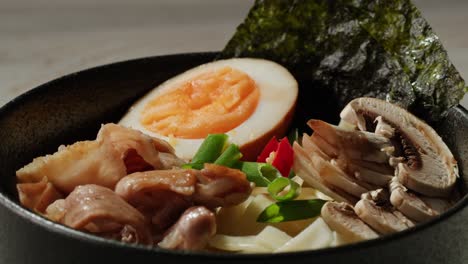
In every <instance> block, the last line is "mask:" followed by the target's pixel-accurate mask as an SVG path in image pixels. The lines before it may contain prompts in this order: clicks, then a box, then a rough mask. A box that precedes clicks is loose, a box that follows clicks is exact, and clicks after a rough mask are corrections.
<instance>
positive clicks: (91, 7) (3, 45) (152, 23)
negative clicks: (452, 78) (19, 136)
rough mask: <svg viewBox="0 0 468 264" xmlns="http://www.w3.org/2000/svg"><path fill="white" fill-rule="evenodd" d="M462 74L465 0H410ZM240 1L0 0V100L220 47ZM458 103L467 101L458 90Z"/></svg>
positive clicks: (238, 17) (244, 6) (467, 40)
mask: <svg viewBox="0 0 468 264" xmlns="http://www.w3.org/2000/svg"><path fill="white" fill-rule="evenodd" d="M414 2H415V3H416V4H417V5H418V6H419V8H420V9H421V10H422V12H423V14H424V16H425V17H426V18H427V19H428V20H429V22H430V23H431V25H432V26H433V27H434V29H435V30H436V32H437V33H438V34H439V36H440V38H441V39H442V42H443V43H444V45H445V47H446V48H447V50H448V52H449V55H450V57H451V59H452V61H453V63H454V64H455V66H456V67H457V68H458V70H459V71H460V72H461V74H462V76H464V78H465V79H466V80H468V33H467V30H468V1H467V0H445V1H440V0H414ZM251 4H252V1H247V0H243V1H241V0H198V1H196V0H193V1H191V0H172V1H171V0H159V1H156V0H133V1H125V0H113V1H111V0H99V1H94V0H80V1H72V0H0V106H1V105H3V104H4V103H6V102H8V101H9V100H11V99H12V98H14V97H16V96H17V95H19V94H21V93H23V92H25V91H27V90H28V89H31V88H34V87H35V86H37V85H39V84H41V83H44V82H47V81H49V80H52V79H54V78H57V77H59V76H61V75H64V74H67V73H71V72H75V71H78V70H82V69H86V68H89V67H93V66H97V65H101V64H106V63H110V62H116V61H121V60H126V59H131V58H138V57H144V56H152V55H158V54H170V53H180V52H194V51H213V50H220V49H222V48H223V46H224V44H225V43H226V42H227V41H228V39H229V38H230V36H231V35H232V34H233V32H234V31H235V28H236V26H237V25H238V24H239V23H240V22H241V21H242V20H243V18H244V17H245V15H246V14H247V11H248V9H249V7H250V6H251ZM463 105H464V106H465V107H467V106H468V97H467V96H465V99H464V100H463Z"/></svg>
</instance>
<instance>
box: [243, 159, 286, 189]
mask: <svg viewBox="0 0 468 264" xmlns="http://www.w3.org/2000/svg"><path fill="white" fill-rule="evenodd" d="M238 169H240V170H241V171H242V172H244V173H245V174H246V175H247V180H249V181H251V182H254V183H255V185H256V186H257V187H266V186H268V184H270V183H271V182H272V181H273V180H275V179H276V178H278V177H281V173H280V172H279V171H278V170H277V169H276V168H275V167H273V166H272V165H271V164H268V163H259V162H241V163H240V166H239V168H238Z"/></svg>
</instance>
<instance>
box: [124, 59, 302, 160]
mask: <svg viewBox="0 0 468 264" xmlns="http://www.w3.org/2000/svg"><path fill="white" fill-rule="evenodd" d="M226 66H229V67H231V68H233V69H237V70H240V71H242V72H244V73H246V74H247V75H249V76H250V78H252V80H254V81H255V83H256V85H257V88H258V89H259V91H260V97H259V101H258V105H257V108H256V109H255V111H254V112H253V114H252V115H251V116H250V117H249V118H248V119H247V120H245V121H244V122H243V123H242V124H240V125H239V126H237V127H236V128H234V129H232V130H230V131H228V132H226V134H227V135H229V140H230V142H232V143H235V144H237V145H239V146H240V147H242V146H243V145H244V144H247V143H250V142H253V141H255V140H256V139H257V138H259V137H261V136H262V135H265V134H266V133H268V132H269V131H271V130H272V129H274V128H275V127H277V125H278V123H279V122H281V121H282V120H284V119H285V117H286V115H287V114H288V113H289V112H290V111H291V109H292V108H293V107H294V105H295V102H296V100H297V95H298V85H297V82H296V80H295V79H294V77H293V76H292V75H291V73H289V71H288V70H287V69H285V68H284V67H283V66H281V65H279V64H277V63H275V62H272V61H268V60H263V59H252V58H236V59H227V60H219V61H214V62H211V63H206V64H203V65H200V66H198V67H195V68H193V69H190V70H188V71H186V72H184V73H181V74H179V75H177V76H175V77H173V78H171V79H169V80H167V81H166V82H164V83H162V84H161V85H159V86H157V87H156V88H154V89H153V90H151V91H150V92H149V93H148V94H146V95H145V96H144V97H142V98H141V99H140V100H138V101H137V102H136V103H135V104H134V105H133V106H132V107H131V108H130V109H129V110H128V112H127V113H126V114H125V115H124V117H123V118H122V119H121V120H120V122H119V124H121V125H124V126H127V127H131V128H134V129H137V130H140V131H142V132H143V133H145V134H148V135H150V136H153V137H157V138H161V139H164V140H166V141H167V142H169V144H171V145H172V146H173V147H174V149H175V151H176V155H177V156H179V157H180V158H183V159H185V160H187V161H188V160H190V159H191V158H192V157H193V155H194V154H195V152H196V151H197V150H198V148H199V147H200V144H201V143H202V142H203V139H183V138H173V137H167V136H163V135H160V134H158V133H155V132H153V131H150V130H148V129H146V128H145V127H144V126H143V125H142V124H141V122H140V118H141V115H142V113H141V112H142V111H143V110H144V108H145V106H146V105H147V104H148V103H149V102H150V101H151V100H153V99H154V98H155V97H157V96H159V95H160V94H161V93H165V92H167V91H170V90H171V89H177V88H179V87H180V86H181V85H182V84H183V83H185V82H187V81H189V80H192V79H193V78H195V77H197V76H198V75H200V74H202V73H205V72H208V71H212V70H217V69H219V68H223V67H226Z"/></svg>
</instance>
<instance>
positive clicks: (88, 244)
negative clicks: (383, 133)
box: [0, 52, 468, 264]
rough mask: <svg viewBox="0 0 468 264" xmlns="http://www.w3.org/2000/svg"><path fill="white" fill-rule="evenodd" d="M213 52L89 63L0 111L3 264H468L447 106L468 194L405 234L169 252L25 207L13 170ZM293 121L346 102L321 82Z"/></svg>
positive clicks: (457, 112) (461, 131)
mask: <svg viewBox="0 0 468 264" xmlns="http://www.w3.org/2000/svg"><path fill="white" fill-rule="evenodd" d="M215 57H216V53H214V52H209V53H188V54H176V55H167V56H156V57H148V58H142V59H135V60H130V61H124V62H119V63H114V64H110V65H105V66H101V67H96V68H92V69H89V70H85V71H81V72H77V73H74V74H70V75H67V76H64V77H61V78H59V79H56V80H53V81H51V82H49V83H46V84H43V85H41V86H39V87H37V88H35V89H32V90H30V91H29V92H27V93H25V94H23V95H21V96H19V97H17V98H16V99H14V100H12V101H11V102H9V103H8V104H6V105H5V106H4V107H2V108H1V109H0V140H1V143H0V157H1V158H0V167H1V170H0V175H1V176H0V238H1V239H0V262H1V263H51V264H52V263H102V262H103V261H105V262H106V263H138V262H148V263H170V262H172V263H204V264H206V263H224V264H227V263H240V262H242V263H256V264H258V263H288V264H292V263H361V264H362V263H392V264H394V263H398V262H400V263H452V264H455V263H467V261H468V250H466V248H467V242H468V224H467V223H468V222H467V219H468V206H467V204H468V196H467V195H466V189H467V182H468V181H467V179H466V177H468V113H467V111H466V110H465V109H464V108H463V107H461V106H458V107H455V108H453V109H451V110H450V111H449V113H448V116H447V117H446V118H445V119H444V120H443V121H442V122H440V123H438V124H435V125H434V128H435V129H436V130H437V132H438V133H439V134H440V136H441V137H442V138H443V139H444V141H445V142H446V143H447V145H448V146H449V148H450V149H451V151H452V153H453V154H454V155H455V157H456V159H457V161H458V165H459V169H460V178H461V179H459V186H458V188H460V191H461V193H462V194H463V195H462V198H461V199H460V200H459V201H458V202H457V203H456V204H455V205H454V206H453V207H452V208H451V209H449V210H448V211H447V212H445V213H443V214H442V215H440V216H438V217H435V218H434V219H432V220H430V221H427V222H424V223H421V224H418V225H417V226H415V227H413V228H410V229H407V230H405V231H403V232H399V233H395V234H392V235H386V236H382V237H379V238H378V239H374V240H370V241H363V242H359V243H355V244H350V245H345V246H339V247H335V248H325V249H320V250H312V251H301V252H294V253H282V254H232V253H219V252H215V253H213V252H187V251H171V250H164V249H160V248H152V247H148V246H142V245H133V244H125V243H122V242H118V241H114V240H109V239H104V238H101V237H97V236H94V235H91V234H87V233H83V232H80V231H76V230H73V229H71V228H68V227H66V226H63V225H60V224H57V223H54V222H52V221H49V220H48V219H46V218H43V217H41V216H39V215H38V214H36V213H34V212H32V211H30V210H28V209H26V208H24V207H22V206H21V205H20V204H19V201H18V198H17V193H16V188H15V184H16V181H15V171H16V170H18V169H19V168H21V167H22V166H24V165H25V164H27V163H29V162H30V161H31V160H32V159H33V158H34V157H37V156H42V155H45V154H47V153H52V152H54V151H55V150H56V149H57V147H58V146H59V145H61V144H71V143H73V142H76V141H78V140H85V139H92V138H94V137H95V135H96V132H97V131H98V130H99V127H100V126H101V124H103V123H107V122H117V121H118V120H119V119H120V117H122V115H123V114H124V113H125V112H126V111H127V109H128V108H129V107H130V105H132V103H134V102H135V101H136V100H137V99H138V98H140V97H141V96H143V95H144V94H145V93H146V92H148V91H149V90H151V89H152V88H154V87H156V86H157V85H158V84H160V83H162V82H164V81H165V80H167V79H169V78H170V77H173V76H175V75H177V74H179V73H181V72H183V71H185V70H187V69H190V68H192V67H194V66H196V65H199V64H202V63H206V62H209V61H212V60H213V59H214V58H215ZM305 85H307V84H305V83H299V101H298V105H297V113H296V116H295V117H294V120H293V127H297V126H302V125H303V124H305V122H306V120H307V119H308V118H311V117H313V118H320V119H324V120H327V121H330V122H336V121H337V120H333V118H332V117H336V116H338V115H337V113H338V112H339V110H340V109H337V107H335V105H336V104H334V103H333V97H332V96H331V95H330V94H327V92H325V91H321V90H320V89H317V90H314V91H310V89H301V87H303V86H305Z"/></svg>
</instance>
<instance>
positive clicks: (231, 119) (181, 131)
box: [120, 58, 298, 161]
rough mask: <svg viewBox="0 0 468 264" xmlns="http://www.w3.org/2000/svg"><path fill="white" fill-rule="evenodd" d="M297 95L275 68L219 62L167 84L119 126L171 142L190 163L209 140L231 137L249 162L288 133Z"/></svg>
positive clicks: (293, 85) (288, 77) (292, 81)
mask: <svg viewBox="0 0 468 264" xmlns="http://www.w3.org/2000/svg"><path fill="white" fill-rule="evenodd" d="M297 95H298V87H297V82H296V80H295V79H294V77H293V76H292V75H291V73H289V72H288V70H286V69H285V68H284V67H282V66H281V65H279V64H277V63H275V62H272V61H267V60H262V59H251V58H238V59H227V60H219V61H215V62H211V63H207V64H203V65H200V66H198V67H196V68H193V69H191V70H188V71H186V72H184V73H182V74H179V75H178V76H176V77H173V78H172V79H170V80H168V81H166V82H164V83H162V84H161V85H159V86H158V87H156V88H155V89H153V90H152V91H150V92H149V93H148V94H146V95H145V96H144V97H143V98H141V99H140V100H139V101H138V102H136V103H135V104H134V105H133V106H132V107H131V108H130V110H129V111H128V112H127V114H126V115H125V116H124V117H123V118H122V120H120V124H121V125H124V126H128V127H132V128H134V129H138V130H140V131H142V132H144V133H146V134H148V135H150V136H153V137H157V138H161V139H164V140H166V141H168V142H169V143H170V144H171V145H172V146H173V147H174V149H175V151H176V154H177V155H178V156H179V157H181V158H183V159H186V160H187V161H188V160H190V159H191V158H192V157H193V155H194V154H195V152H196V151H197V150H198V148H199V146H200V144H201V143H202V141H203V140H204V138H205V137H206V136H207V135H208V134H215V133H226V134H228V135H229V140H230V142H232V143H235V144H237V145H239V147H240V148H241V152H242V153H243V154H244V159H246V160H249V159H255V158H256V156H257V155H258V154H259V153H260V151H261V150H262V148H263V146H264V145H265V144H266V143H267V142H268V140H270V139H271V137H272V136H277V137H281V136H283V135H284V134H285V133H286V132H287V129H288V126H289V124H290V122H291V119H292V115H293V112H294V106H295V104H296V100H297Z"/></svg>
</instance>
